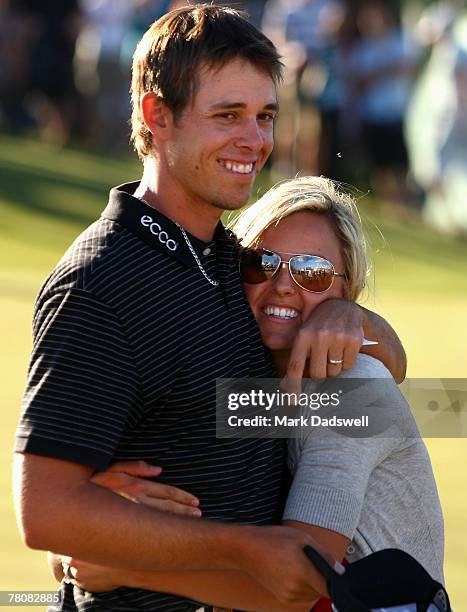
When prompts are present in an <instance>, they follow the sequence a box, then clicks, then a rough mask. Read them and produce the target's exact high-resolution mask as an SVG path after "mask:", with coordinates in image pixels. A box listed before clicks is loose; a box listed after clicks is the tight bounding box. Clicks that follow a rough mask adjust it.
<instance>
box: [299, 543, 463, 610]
mask: <svg viewBox="0 0 467 612" xmlns="http://www.w3.org/2000/svg"><path fill="white" fill-rule="evenodd" d="M305 554H306V556H307V557H308V558H309V559H310V560H311V561H312V562H313V564H314V565H315V567H316V569H317V570H318V571H319V572H320V573H321V574H322V575H323V576H324V577H325V579H326V584H327V587H328V591H329V594H330V596H331V600H332V603H333V605H334V607H335V609H336V610H337V612H370V611H371V610H377V609H378V608H392V607H396V606H403V605H410V604H413V605H416V610H417V612H427V610H428V608H429V606H430V605H431V606H434V607H435V609H437V610H439V611H440V612H451V605H450V603H449V597H448V594H447V593H446V590H445V589H444V587H443V585H442V584H440V583H439V582H437V581H436V580H433V578H432V577H431V576H430V575H429V573H428V572H427V571H426V570H425V568H424V567H423V566H422V565H421V564H420V563H419V562H418V561H417V560H416V559H414V558H413V557H412V556H411V555H409V554H408V553H406V552H404V551H402V550H397V549H393V548H388V549H386V550H380V551H378V552H375V553H373V554H371V555H368V556H367V557H364V558H363V559H360V560H359V561H355V562H354V563H351V564H349V565H346V568H345V573H344V574H342V575H340V574H337V572H335V571H334V569H333V568H331V567H330V566H329V564H328V563H327V562H326V561H325V560H324V559H323V557H321V555H320V554H319V553H318V552H316V550H314V548H312V547H311V546H307V547H306V548H305ZM431 609H433V608H431ZM430 612H431V610H430Z"/></svg>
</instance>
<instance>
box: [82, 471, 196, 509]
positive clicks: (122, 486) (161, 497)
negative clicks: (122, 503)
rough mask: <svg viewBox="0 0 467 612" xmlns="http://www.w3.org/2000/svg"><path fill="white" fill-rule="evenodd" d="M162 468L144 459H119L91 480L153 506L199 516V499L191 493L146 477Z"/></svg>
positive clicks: (152, 476) (154, 474) (124, 495)
mask: <svg viewBox="0 0 467 612" xmlns="http://www.w3.org/2000/svg"><path fill="white" fill-rule="evenodd" d="M161 472H162V468H161V467H156V466H153V465H149V464H148V463H146V462H145V461H119V462H117V463H114V464H112V465H111V466H110V467H109V468H108V469H107V470H105V472H97V473H96V474H94V476H93V477H92V478H91V482H93V483H94V484H98V485H100V486H101V487H106V488H107V489H111V490H112V491H114V492H115V493H118V494H119V495H122V496H123V497H126V498H127V499H130V500H131V501H133V502H135V503H138V504H146V505H147V506H150V507H151V508H155V509H156V510H162V511H163V512H172V513H173V514H182V515H184V516H192V517H200V516H201V510H200V509H199V500H198V499H197V498H196V497H195V496H194V495H192V494H191V493H188V492H187V491H184V490H183V489H178V488H177V487H172V486H170V485H166V484H162V483H158V482H153V481H152V480H147V479H148V478H154V477H155V476H159V474H160V473H161Z"/></svg>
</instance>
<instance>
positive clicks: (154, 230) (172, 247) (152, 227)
mask: <svg viewBox="0 0 467 612" xmlns="http://www.w3.org/2000/svg"><path fill="white" fill-rule="evenodd" d="M141 225H143V226H144V227H148V228H149V231H150V232H151V234H153V235H154V236H156V237H157V238H159V242H160V243H161V244H165V246H166V247H167V248H168V249H169V251H176V250H177V248H178V243H177V242H175V240H172V238H169V235H168V233H167V232H164V231H163V230H162V227H161V226H160V225H159V223H156V222H155V221H153V219H152V217H150V216H149V215H143V216H142V217H141Z"/></svg>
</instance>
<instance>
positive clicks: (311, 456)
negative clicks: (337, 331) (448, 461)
mask: <svg viewBox="0 0 467 612" xmlns="http://www.w3.org/2000/svg"><path fill="white" fill-rule="evenodd" d="M234 231H235V232H236V233H237V236H238V237H239V239H240V240H241V242H242V246H243V247H246V248H245V249H243V250H242V251H241V254H240V273H241V275H242V279H243V281H244V283H245V293H246V296H247V298H248V301H249V303H250V306H251V308H252V310H253V313H254V315H255V318H256V320H257V322H258V325H259V328H260V331H261V334H262V338H263V341H264V343H265V345H266V346H267V347H269V348H270V349H271V351H272V353H273V356H274V360H275V363H276V367H277V370H278V374H279V375H280V376H283V375H284V373H285V370H286V364H287V362H288V356H289V352H290V348H291V346H292V341H293V339H294V337H295V334H296V333H297V331H298V329H299V328H300V324H301V322H302V321H303V320H305V319H306V318H307V317H308V316H309V314H310V313H311V312H312V310H313V309H314V308H315V307H316V306H317V305H318V304H320V303H321V302H322V301H323V300H326V299H329V298H344V299H348V300H356V299H357V298H358V296H359V294H360V292H361V291H362V289H363V287H364V285H365V280H366V277H367V273H368V261H367V256H366V243H365V239H364V235H363V232H362V228H361V225H360V221H359V217H358V213H357V211H356V208H355V205H354V202H353V200H352V198H351V197H350V196H349V195H346V194H344V193H342V192H341V191H340V190H339V189H338V187H337V186H336V184H334V183H333V182H332V181H330V180H328V179H325V178H315V177H304V178H299V179H294V180H291V181H287V182H284V183H282V184H280V185H279V186H278V187H276V188H273V189H272V190H270V191H269V192H268V193H267V194H266V195H265V196H263V198H261V199H260V200H259V201H258V202H256V203H255V204H254V205H252V206H251V207H250V208H249V209H248V210H247V211H246V212H244V213H243V214H242V215H240V217H239V218H238V220H237V221H236V223H235V224H234ZM341 358H342V357H341V356H333V355H329V360H330V361H331V362H332V361H334V362H340V359H341ZM344 378H354V379H355V378H365V379H375V381H376V384H375V385H374V386H376V388H379V387H378V384H379V383H378V380H380V379H382V382H381V385H382V388H383V389H384V394H383V395H381V394H379V397H378V402H379V404H380V405H379V406H378V407H379V408H382V409H383V413H384V412H390V411H391V410H392V409H393V407H394V405H397V406H398V408H399V409H402V410H405V411H406V412H407V414H405V415H404V414H400V415H398V418H401V419H402V420H403V419H404V418H407V419H409V417H410V414H409V409H408V408H407V407H406V405H405V404H404V403H403V402H401V399H400V398H401V395H400V392H399V390H398V388H397V386H396V384H395V383H394V381H393V380H392V377H391V376H390V374H389V372H388V371H387V370H386V368H385V367H384V366H383V365H382V364H381V363H380V362H379V361H377V360H375V359H373V358H371V357H369V356H365V355H360V356H359V358H358V360H357V363H356V365H355V366H354V368H353V369H352V370H351V371H347V372H345V373H342V374H341V375H340V377H339V380H341V379H344ZM342 384H343V383H342ZM366 388H369V387H365V389H366ZM310 390H311V387H310V388H307V392H308V391H310ZM401 406H402V408H401ZM402 429H403V428H402ZM288 462H289V467H290V470H291V473H292V475H293V481H292V485H291V488H290V491H289V495H288V499H287V503H286V508H285V513H284V522H285V523H286V524H288V525H289V526H293V527H296V528H298V529H304V530H306V531H307V532H309V533H310V534H311V535H312V536H313V537H314V538H315V540H316V541H317V542H318V544H319V545H320V546H321V547H322V548H323V550H325V551H327V553H329V555H330V556H331V557H333V558H334V559H346V560H347V562H352V561H354V560H356V559H358V558H361V557H363V556H366V555H367V554H369V553H370V552H373V551H375V550H379V549H383V548H391V547H392V548H400V549H403V550H405V551H406V552H408V553H410V554H412V555H413V556H414V557H415V558H416V559H417V560H418V561H420V562H421V563H422V565H423V566H424V567H425V568H426V569H427V570H428V572H429V573H430V574H431V575H432V577H433V578H435V579H436V580H438V581H440V582H443V520H442V514H441V508H440V504H439V499H438V495H437V491H436V485H435V482H434V478H433V474H432V470H431V466H430V461H429V457H428V454H427V451H426V448H425V446H424V444H423V442H422V440H421V439H420V437H408V436H406V435H403V434H401V433H400V432H399V431H398V433H397V434H395V433H391V434H388V433H387V432H386V433H384V432H383V433H382V434H378V435H375V436H373V437H368V438H365V439H363V440H362V438H361V437H360V438H356V437H350V436H345V435H341V434H339V433H336V432H335V431H333V430H332V429H327V428H324V429H323V428H307V429H303V431H301V432H300V434H299V437H297V438H296V439H294V440H292V441H291V442H290V443H289V453H288ZM114 472H115V468H114ZM112 477H113V476H112ZM96 478H97V481H98V482H99V481H100V484H103V485H104V486H109V487H110V488H114V489H118V487H117V486H115V483H114V484H113V485H112V483H111V482H108V480H107V479H108V476H106V474H105V473H104V474H103V475H98V476H97V477H96ZM150 485H151V487H153V489H152V491H153V495H154V497H158V494H157V485H155V484H154V483H150ZM154 487H156V488H154ZM162 496H163V495H161V497H162ZM164 496H165V497H166V496H167V495H164ZM180 501H181V505H179V506H177V507H176V508H175V509H176V510H178V511H181V512H185V511H186V512H187V513H190V512H193V506H191V508H189V504H190V503H192V501H193V500H189V499H188V498H186V500H185V499H184V500H180ZM185 502H186V503H185ZM165 503H166V502H165ZM157 504H158V502H157V500H156V502H153V505H156V506H157ZM278 554H279V553H278ZM72 565H73V567H72V569H71V575H72V576H74V577H75V578H76V579H77V581H78V583H80V584H83V585H84V586H85V587H86V588H87V589H88V590H109V589H110V588H115V587H117V586H121V585H125V586H132V587H141V588H146V589H153V590H159V591H166V592H171V593H176V594H180V595H182V596H185V597H189V598H191V599H194V600H197V601H206V602H209V603H211V604H213V605H214V604H215V605H221V606H234V607H237V608H242V609H254V610H268V611H271V610H275V609H277V610H280V609H285V610H287V609H305V607H303V606H301V607H298V608H297V607H294V606H289V607H287V606H284V605H283V604H280V602H278V601H276V600H274V598H273V597H272V596H271V595H270V594H269V593H268V592H266V591H265V590H264V589H263V588H262V587H261V586H260V585H258V584H257V583H255V582H254V580H252V579H251V578H249V577H247V576H244V575H240V574H237V573H235V572H126V571H122V570H115V569H111V568H101V569H99V568H96V567H95V566H91V565H89V564H85V563H81V562H74V563H73V564H72ZM308 608H309V606H307V607H306V609H308ZM320 609H323V608H320ZM324 609H325V608H324ZM328 609H330V608H328Z"/></svg>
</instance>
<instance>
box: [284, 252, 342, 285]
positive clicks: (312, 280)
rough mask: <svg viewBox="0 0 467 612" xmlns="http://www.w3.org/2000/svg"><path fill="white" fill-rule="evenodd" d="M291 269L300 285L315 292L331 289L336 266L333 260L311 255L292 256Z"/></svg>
mask: <svg viewBox="0 0 467 612" xmlns="http://www.w3.org/2000/svg"><path fill="white" fill-rule="evenodd" d="M290 271H291V273H292V276H293V278H294V280H295V282H296V283H297V284H298V285H300V287H303V289H307V290H308V291H313V292H315V293H321V292H322V291H326V290H327V289H329V287H330V286H331V285H332V281H333V278H334V268H333V266H332V264H331V262H329V261H327V260H326V259H322V258H321V257H313V256H310V255H297V256H295V257H292V258H291V260H290Z"/></svg>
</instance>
